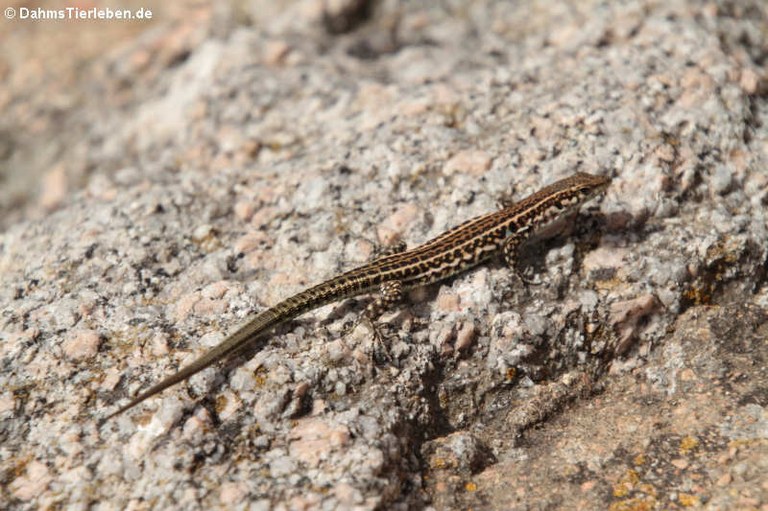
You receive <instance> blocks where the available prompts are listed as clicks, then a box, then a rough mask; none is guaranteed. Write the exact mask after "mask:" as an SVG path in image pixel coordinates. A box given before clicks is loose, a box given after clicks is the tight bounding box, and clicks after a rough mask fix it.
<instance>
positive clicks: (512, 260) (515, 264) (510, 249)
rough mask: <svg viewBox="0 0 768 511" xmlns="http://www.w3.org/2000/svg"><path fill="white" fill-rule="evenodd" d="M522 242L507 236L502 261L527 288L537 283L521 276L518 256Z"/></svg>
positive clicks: (517, 237) (517, 238) (515, 237)
mask: <svg viewBox="0 0 768 511" xmlns="http://www.w3.org/2000/svg"><path fill="white" fill-rule="evenodd" d="M523 241H525V239H524V238H521V237H519V236H509V237H508V238H507V239H506V240H504V247H503V252H504V261H505V262H506V263H507V266H508V267H509V269H510V270H512V271H514V272H515V275H517V278H519V279H520V281H521V282H522V283H523V284H525V285H527V286H528V285H538V284H539V283H538V282H534V281H532V280H530V279H529V278H528V277H526V276H525V275H523V272H522V271H520V264H519V261H518V255H519V250H520V245H521V244H522V243H523Z"/></svg>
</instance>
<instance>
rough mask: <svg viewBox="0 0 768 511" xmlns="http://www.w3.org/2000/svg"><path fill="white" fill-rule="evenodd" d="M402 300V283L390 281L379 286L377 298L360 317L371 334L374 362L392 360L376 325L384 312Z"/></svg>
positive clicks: (379, 328) (379, 327)
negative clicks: (368, 327) (366, 324)
mask: <svg viewBox="0 0 768 511" xmlns="http://www.w3.org/2000/svg"><path fill="white" fill-rule="evenodd" d="M402 299H403V283H402V282H401V281H399V280H391V281H388V282H384V283H383V284H382V285H381V290H380V292H379V296H378V297H377V298H376V299H375V300H373V301H372V302H371V303H369V304H368V306H367V307H366V308H365V311H364V312H363V314H362V316H361V320H364V321H366V322H367V323H368V326H370V328H371V331H372V332H373V343H374V344H373V352H372V358H373V360H374V362H388V361H391V360H392V356H391V354H390V353H389V349H388V348H387V346H386V343H385V340H386V339H385V336H384V335H383V334H382V332H381V325H379V324H378V323H377V320H378V319H379V317H380V316H381V315H382V314H383V313H384V311H386V310H388V309H391V308H392V306H394V305H396V304H397V303H399V302H400V301H402Z"/></svg>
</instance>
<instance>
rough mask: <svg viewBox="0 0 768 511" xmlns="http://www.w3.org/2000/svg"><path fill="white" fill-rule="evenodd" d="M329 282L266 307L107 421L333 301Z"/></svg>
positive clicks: (111, 415) (112, 414)
mask: <svg viewBox="0 0 768 511" xmlns="http://www.w3.org/2000/svg"><path fill="white" fill-rule="evenodd" d="M327 284H328V283H327V282H326V283H323V284H320V285H318V286H315V287H313V288H310V289H307V290H305V291H302V292H301V293H299V294H297V295H294V296H292V297H290V298H288V299H286V300H284V301H282V302H280V303H279V304H277V305H275V306H274V307H272V308H270V309H267V310H265V311H263V312H261V313H259V314H257V315H256V316H255V317H253V318H252V319H251V320H249V321H248V322H247V323H245V324H244V325H243V326H242V327H240V328H239V329H237V330H235V332H233V333H232V334H230V335H229V337H227V338H226V339H224V340H223V341H222V342H221V344H219V345H217V346H215V347H213V348H211V350H210V351H208V352H207V353H205V354H204V355H203V356H201V357H200V358H198V359H197V360H195V361H194V362H192V363H191V364H189V365H188V366H186V367H183V368H182V369H181V370H179V371H178V372H177V373H175V374H173V375H171V376H169V377H167V378H165V379H164V380H162V381H160V382H159V383H157V384H155V385H154V386H152V387H150V388H149V389H147V390H146V391H144V392H142V393H141V394H139V395H138V396H136V397H135V398H133V399H132V400H131V401H130V402H129V403H128V404H126V405H125V406H122V407H121V408H120V409H118V410H117V411H116V412H113V413H111V414H110V415H109V416H107V417H106V418H105V419H104V421H107V420H109V419H111V418H112V417H114V416H116V415H120V414H121V413H123V412H125V411H126V410H129V409H131V408H133V407H134V406H136V405H137V404H139V403H141V402H142V401H144V400H146V399H149V398H150V397H152V396H154V395H155V394H158V393H160V392H162V391H164V390H165V389H167V388H168V387H170V386H172V385H176V384H177V383H179V382H181V381H183V380H186V379H187V378H189V377H190V376H192V375H194V374H196V373H198V372H200V371H202V370H203V369H205V368H206V367H208V366H210V365H212V364H215V363H216V362H218V361H219V360H223V359H224V358H225V357H227V356H229V355H232V354H234V353H235V352H237V351H239V350H241V349H244V348H246V347H247V346H250V345H251V344H252V343H253V341H255V340H257V339H259V338H260V337H262V336H263V335H264V334H266V333H267V332H268V331H269V330H271V329H272V328H274V327H276V326H278V325H280V324H282V323H285V322H287V321H290V320H292V319H293V318H295V317H296V316H299V315H300V314H302V313H304V312H306V311H308V310H310V309H313V308H315V307H318V306H320V305H322V304H324V303H325V302H327V301H330V300H329V299H328V298H329V296H328V295H327V293H325V292H324V291H325V290H326V289H327V288H328V286H327Z"/></svg>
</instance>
